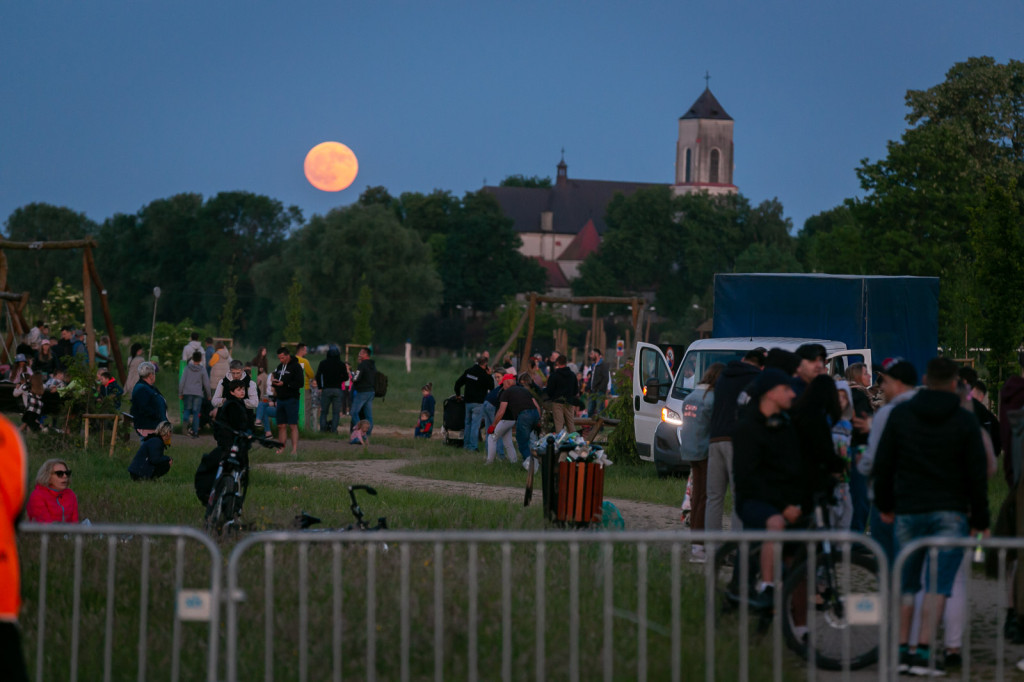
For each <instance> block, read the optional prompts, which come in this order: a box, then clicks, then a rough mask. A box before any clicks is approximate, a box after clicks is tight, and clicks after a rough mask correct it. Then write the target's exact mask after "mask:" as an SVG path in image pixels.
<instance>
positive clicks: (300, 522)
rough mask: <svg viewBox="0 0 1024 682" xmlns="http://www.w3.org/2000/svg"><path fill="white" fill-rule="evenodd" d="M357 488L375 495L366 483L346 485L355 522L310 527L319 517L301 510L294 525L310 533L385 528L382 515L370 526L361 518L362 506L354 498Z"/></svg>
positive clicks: (385, 519) (386, 522) (385, 520)
mask: <svg viewBox="0 0 1024 682" xmlns="http://www.w3.org/2000/svg"><path fill="white" fill-rule="evenodd" d="M357 490H364V491H366V492H367V493H368V494H370V495H373V496H374V497H376V496H377V491H376V490H374V489H373V488H371V487H370V486H368V485H350V486H349V487H348V496H349V498H350V499H351V500H352V504H351V505H350V506H349V509H351V510H352V516H354V517H355V519H356V522H355V523H350V524H349V525H347V526H345V527H344V528H311V526H315V525H316V524H318V523H320V522H321V521H320V519H318V518H317V517H315V516H313V515H311V514H309V513H307V512H305V511H302V512H300V513H299V515H298V516H296V517H295V525H297V526H298V527H299V529H300V530H304V531H308V532H310V533H328V532H332V531H337V530H344V531H350V530H365V531H376V530H387V527H388V520H387V518H386V517H384V516H379V517H377V525H376V526H371V525H370V524H369V523H367V522H366V520H365V519H364V518H363V508H362V507H360V506H359V502H358V501H357V500H356V491H357Z"/></svg>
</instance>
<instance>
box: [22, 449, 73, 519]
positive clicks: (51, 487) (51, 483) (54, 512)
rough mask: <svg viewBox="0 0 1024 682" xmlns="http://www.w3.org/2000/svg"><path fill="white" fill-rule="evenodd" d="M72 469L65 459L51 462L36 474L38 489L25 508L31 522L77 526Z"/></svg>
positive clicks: (47, 461) (51, 460)
mask: <svg viewBox="0 0 1024 682" xmlns="http://www.w3.org/2000/svg"><path fill="white" fill-rule="evenodd" d="M70 485H71V469H70V468H68V463H67V462H65V461H64V460H62V459H48V460H46V461H45V462H43V466H41V467H39V473H38V474H36V487H35V489H34V490H33V491H32V494H31V495H29V498H28V505H27V506H26V508H25V511H26V513H27V514H28V520H29V521H37V522H39V523H78V498H77V497H75V493H74V491H73V490H71V488H70Z"/></svg>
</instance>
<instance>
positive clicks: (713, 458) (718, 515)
mask: <svg viewBox="0 0 1024 682" xmlns="http://www.w3.org/2000/svg"><path fill="white" fill-rule="evenodd" d="M729 489H732V499H733V511H732V519H731V523H732V529H733V530H741V529H742V528H743V524H742V523H741V522H740V519H739V517H738V516H737V515H736V508H735V504H736V485H735V483H734V482H733V478H732V441H727V440H724V441H718V442H716V443H712V444H711V446H710V447H709V448H708V504H707V507H706V508H705V509H706V510H707V511H706V512H705V514H704V529H705V530H709V531H710V530H722V516H723V515H724V513H725V493H726V491H727V490H729Z"/></svg>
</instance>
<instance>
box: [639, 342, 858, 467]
mask: <svg viewBox="0 0 1024 682" xmlns="http://www.w3.org/2000/svg"><path fill="white" fill-rule="evenodd" d="M806 343H820V344H821V345H822V346H824V347H825V354H826V356H827V357H828V362H827V364H826V367H827V369H828V371H829V374H832V375H836V374H843V373H844V372H845V371H846V368H847V367H849V366H850V365H851V364H854V363H857V362H864V363H867V365H868V367H871V351H870V350H868V349H860V350H848V349H847V348H846V344H845V343H843V342H841V341H828V340H825V339H794V338H785V337H764V336H763V337H748V338H729V339H700V340H699V341H694V342H693V343H691V344H690V347H689V348H687V349H686V355H685V356H683V359H682V362H680V363H679V365H678V366H679V367H680V368H682V369H680V370H679V371H678V372H676V374H675V376H673V373H672V370H671V369H670V368H669V364H668V360H667V359H666V358H665V354H664V353H662V352H661V349H660V348H658V347H657V346H655V345H653V344H650V343H638V344H637V346H636V355H635V356H634V358H633V413H634V414H633V429H634V432H635V434H636V448H637V451H638V452H639V453H640V459H643V460H647V461H649V462H654V464H655V467H657V471H658V475H659V476H669V475H683V476H685V475H687V474H688V473H689V470H690V465H689V464H688V463H687V462H684V461H683V460H682V459H681V457H680V453H679V448H680V444H681V443H682V432H681V429H682V428H683V426H682V425H683V420H682V417H681V414H682V405H683V399H684V398H685V397H686V396H687V395H689V394H690V391H692V390H693V389H694V387H696V385H697V382H698V381H700V378H701V376H703V374H704V372H705V370H707V368H708V367H709V366H711V365H712V364H713V363H715V362H722V363H725V364H729V362H731V361H732V360H742V359H743V356H744V355H746V354H747V351H750V350H753V349H755V348H759V347H760V348H765V349H772V348H782V349H783V350H788V351H795V350H796V349H797V348H799V347H800V346H802V345H804V344H806Z"/></svg>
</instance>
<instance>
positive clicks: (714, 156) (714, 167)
mask: <svg viewBox="0 0 1024 682" xmlns="http://www.w3.org/2000/svg"><path fill="white" fill-rule="evenodd" d="M720 156H721V154H720V153H719V151H718V150H717V149H712V150H711V173H710V177H709V178H708V182H718V160H719V157H720Z"/></svg>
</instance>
